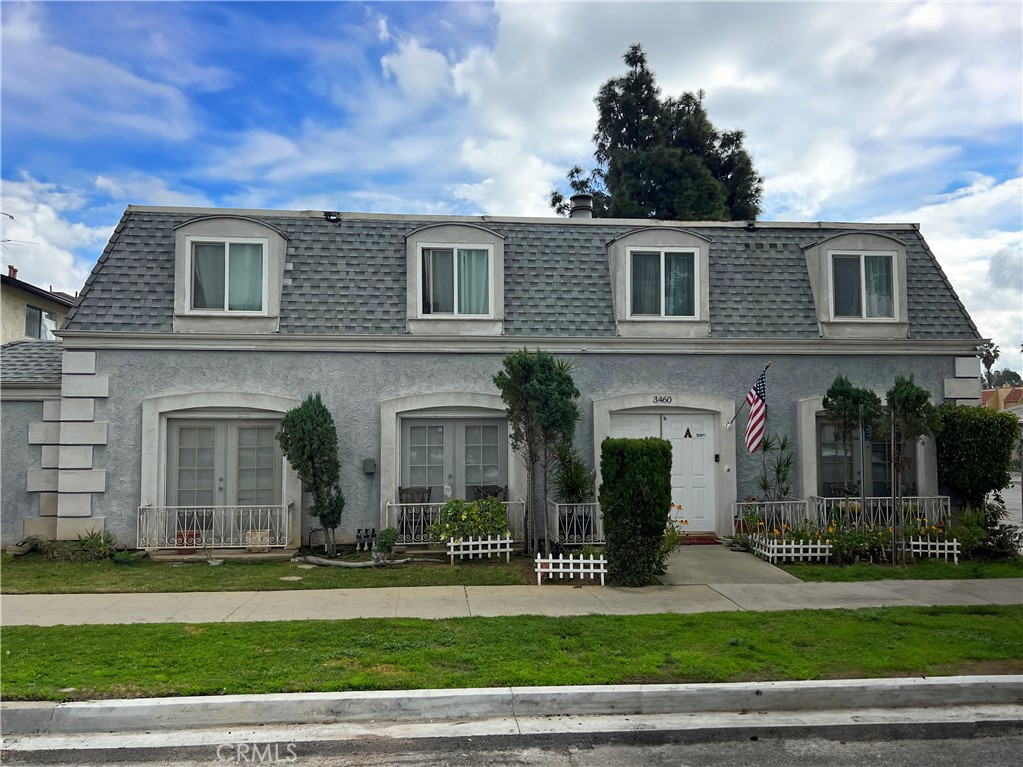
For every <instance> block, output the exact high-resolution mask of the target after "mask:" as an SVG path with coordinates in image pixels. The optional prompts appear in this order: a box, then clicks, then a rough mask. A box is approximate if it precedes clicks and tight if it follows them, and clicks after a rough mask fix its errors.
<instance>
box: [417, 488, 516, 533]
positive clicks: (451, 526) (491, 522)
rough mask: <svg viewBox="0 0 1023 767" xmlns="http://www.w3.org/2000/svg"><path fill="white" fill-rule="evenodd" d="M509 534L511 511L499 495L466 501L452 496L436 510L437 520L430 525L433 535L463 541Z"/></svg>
mask: <svg viewBox="0 0 1023 767" xmlns="http://www.w3.org/2000/svg"><path fill="white" fill-rule="evenodd" d="M499 535H501V536H506V535H510V532H509V531H508V513H507V511H506V510H505V507H504V504H503V503H501V502H500V501H499V500H497V499H496V498H481V499H479V500H477V501H465V500H462V499H461V498H452V499H451V500H450V501H448V502H447V503H445V504H444V505H443V506H442V507H441V510H440V512H439V513H438V514H437V521H436V522H434V523H433V524H432V525H431V526H430V538H431V539H432V540H435V541H447V540H448V539H450V538H454V539H455V540H456V541H464V540H465V539H466V538H469V537H470V536H471V537H473V538H492V537H496V536H499Z"/></svg>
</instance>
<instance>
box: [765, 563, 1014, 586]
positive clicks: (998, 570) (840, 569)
mask: <svg viewBox="0 0 1023 767" xmlns="http://www.w3.org/2000/svg"><path fill="white" fill-rule="evenodd" d="M777 566H778V567H780V568H781V569H782V570H784V571H785V572H787V573H791V574H792V575H794V576H796V577H797V578H799V579H800V580H803V581H828V582H833V583H839V582H841V583H845V582H853V581H886V580H900V581H901V580H920V581H935V580H957V579H963V578H1023V557H1016V558H1015V559H1000V560H983V559H976V560H968V561H961V562H960V563H959V564H958V565H957V564H955V563H954V562H947V561H945V560H943V559H919V560H917V561H916V562H913V563H912V564H910V565H906V566H905V567H893V566H891V565H875V564H870V563H866V562H858V563H856V564H852V565H844V566H837V565H827V564H817V563H814V562H797V563H793V564H780V565H777Z"/></svg>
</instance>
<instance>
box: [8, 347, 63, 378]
mask: <svg viewBox="0 0 1023 767" xmlns="http://www.w3.org/2000/svg"><path fill="white" fill-rule="evenodd" d="M63 353H64V345H63V344H61V343H60V342H59V341H12V342H11V343H9V344H4V345H3V346H0V382H2V383H5V384H58V385H59V384H60V377H61V357H62V355H63Z"/></svg>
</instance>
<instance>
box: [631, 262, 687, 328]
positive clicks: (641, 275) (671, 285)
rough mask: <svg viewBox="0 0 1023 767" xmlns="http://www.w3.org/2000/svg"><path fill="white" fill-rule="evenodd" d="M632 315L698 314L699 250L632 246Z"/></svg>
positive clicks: (659, 316) (638, 317) (664, 316)
mask: <svg viewBox="0 0 1023 767" xmlns="http://www.w3.org/2000/svg"><path fill="white" fill-rule="evenodd" d="M628 252H629V316H630V317H633V318H636V319H657V318H663V319H672V318H695V317H696V315H697V312H696V302H697V295H696V286H697V285H699V279H698V276H697V263H698V259H697V251H696V250H647V249H645V248H644V249H642V250H638V249H632V250H629V251H628Z"/></svg>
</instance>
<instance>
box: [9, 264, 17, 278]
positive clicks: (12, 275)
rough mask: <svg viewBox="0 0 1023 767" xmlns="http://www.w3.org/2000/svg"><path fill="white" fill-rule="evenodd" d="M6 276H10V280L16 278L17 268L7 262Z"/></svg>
mask: <svg viewBox="0 0 1023 767" xmlns="http://www.w3.org/2000/svg"><path fill="white" fill-rule="evenodd" d="M7 276H8V277H10V278H11V279H12V280H16V279H18V270H17V269H15V268H14V267H13V266H11V265H10V264H8V265H7Z"/></svg>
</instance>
